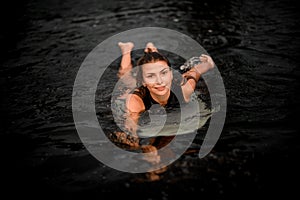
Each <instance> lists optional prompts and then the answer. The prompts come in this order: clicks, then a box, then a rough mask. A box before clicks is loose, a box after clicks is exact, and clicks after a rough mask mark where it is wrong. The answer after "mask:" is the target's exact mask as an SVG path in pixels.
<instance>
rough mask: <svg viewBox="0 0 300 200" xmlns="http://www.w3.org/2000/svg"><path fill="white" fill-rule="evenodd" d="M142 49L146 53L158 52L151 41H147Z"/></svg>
mask: <svg viewBox="0 0 300 200" xmlns="http://www.w3.org/2000/svg"><path fill="white" fill-rule="evenodd" d="M144 51H145V52H146V53H149V52H158V50H157V48H156V47H155V46H154V44H153V43H152V42H148V43H147V45H146V47H145V50H144Z"/></svg>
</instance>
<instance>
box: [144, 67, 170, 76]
mask: <svg viewBox="0 0 300 200" xmlns="http://www.w3.org/2000/svg"><path fill="white" fill-rule="evenodd" d="M167 69H168V68H164V69H162V70H160V71H159V73H161V72H163V71H166V70H167ZM151 74H155V73H146V75H151Z"/></svg>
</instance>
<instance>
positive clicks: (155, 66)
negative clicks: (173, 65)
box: [143, 61, 169, 73]
mask: <svg viewBox="0 0 300 200" xmlns="http://www.w3.org/2000/svg"><path fill="white" fill-rule="evenodd" d="M168 68H169V66H168V64H167V62H165V61H157V62H154V63H147V64H143V73H158V72H160V71H161V70H164V69H168Z"/></svg>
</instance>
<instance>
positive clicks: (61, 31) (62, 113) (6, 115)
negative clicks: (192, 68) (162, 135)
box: [0, 0, 300, 200]
mask: <svg viewBox="0 0 300 200" xmlns="http://www.w3.org/2000/svg"><path fill="white" fill-rule="evenodd" d="M298 11H299V6H296V1H284V0H270V1H253V0H250V1H238V0H225V1H218V0H212V1H196V0H194V1H175V0H167V1H158V0H152V1H146V0H141V1H137V0H136V1H134V0H132V1H122V0H119V1H117V0H111V1H104V0H99V1H96V0H87V1H80V0H72V1H71V0H65V1H59V0H40V1H39V0H27V1H22V2H18V1H10V2H7V3H5V4H4V5H3V6H2V7H1V33H0V34H1V35H0V41H1V47H0V49H1V56H0V64H1V68H0V82H1V86H0V88H1V126H0V143H1V145H0V146H1V159H2V161H1V169H2V170H1V172H0V174H1V178H0V179H1V185H2V186H1V194H3V195H4V194H6V193H7V195H10V196H11V197H12V198H13V197H15V196H16V195H19V194H21V196H22V197H24V198H25V197H26V198H27V197H28V198H33V197H37V198H39V199H45V198H48V197H49V198H58V197H64V198H69V197H70V198H75V197H80V198H82V199H84V198H86V197H96V198H100V199H108V198H109V199H111V198H114V197H118V196H119V195H121V198H126V199H127V198H130V199H149V200H150V199H164V200H166V199H174V198H176V197H178V195H179V194H182V195H183V198H189V197H190V196H193V198H195V199H196V198H197V199H198V197H199V198H201V197H202V198H211V199H229V198H231V199H248V198H249V199H250V198H251V199H253V198H258V197H265V198H266V197H283V198H285V199H290V197H291V196H292V195H293V194H297V191H296V190H297V189H298V184H297V183H298V181H299V178H300V177H299V169H300V168H299V164H297V163H298V162H299V161H298V160H299V159H297V158H299V157H298V156H299V155H298V153H300V152H299V145H298V142H299V139H300V137H299V132H298V126H297V123H298V122H299V120H298V116H297V115H298V112H299V61H300V59H299V56H300V54H299V52H300V49H299V44H300V39H299V32H300V28H299V14H298ZM145 26H153V27H163V28H168V29H172V30H175V31H179V32H181V33H184V34H186V35H188V36H190V37H191V38H193V39H194V40H196V41H197V42H198V43H199V44H201V45H202V46H203V47H204V48H205V49H206V51H207V52H208V53H209V54H210V55H211V56H212V57H213V59H214V61H215V63H216V65H217V66H218V69H219V71H220V73H221V75H222V78H223V81H224V86H225V89H226V95H227V114H226V121H225V124H224V128H223V131H222V133H221V137H220V139H219V140H218V142H217V144H216V146H215V147H214V148H213V150H212V151H211V152H210V153H209V154H208V155H207V156H206V157H204V158H202V159H199V157H198V152H197V148H192V147H191V148H190V149H189V150H188V151H187V153H186V154H184V155H182V156H181V157H180V158H179V159H178V160H176V161H175V162H174V163H172V164H170V165H169V166H168V168H167V170H166V171H165V172H163V173H161V174H160V175H159V179H158V180H156V181H150V180H149V179H147V174H144V173H140V174H131V173H127V172H121V171H118V170H115V169H112V168H110V167H108V166H106V165H104V164H102V163H101V162H99V161H98V160H97V159H96V158H94V157H93V156H92V155H91V154H90V153H89V152H88V151H87V150H86V148H85V146H84V145H83V143H82V142H81V140H80V138H79V136H78V134H77V131H76V128H75V125H74V121H73V116H72V89H73V84H74V81H75V78H76V74H77V71H78V70H79V68H80V65H81V63H82V62H83V60H84V59H85V57H86V56H87V55H88V53H89V52H90V51H92V49H93V48H94V47H96V46H97V45H98V44H99V43H101V42H102V41H104V40H106V39H107V38H109V37H111V36H113V35H115V34H118V33H120V32H122V31H126V30H129V29H133V28H140V27H145ZM112 84H114V82H113V81H112V82H111V83H108V85H112ZM107 95H109V94H99V96H98V97H97V98H99V99H98V100H99V101H105V99H107ZM106 101H107V100H106ZM97 114H99V115H102V116H106V115H107V113H101V109H99V111H98V113H97ZM107 118H111V116H108V115H107ZM106 126H110V125H109V123H106ZM196 143H197V142H196ZM195 146H196V145H195ZM297 155H298V156H297Z"/></svg>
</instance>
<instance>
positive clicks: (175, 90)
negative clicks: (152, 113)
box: [133, 82, 184, 111]
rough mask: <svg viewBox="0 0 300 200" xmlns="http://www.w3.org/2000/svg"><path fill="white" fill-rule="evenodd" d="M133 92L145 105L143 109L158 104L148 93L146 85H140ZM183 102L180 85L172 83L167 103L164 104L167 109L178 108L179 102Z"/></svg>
mask: <svg viewBox="0 0 300 200" xmlns="http://www.w3.org/2000/svg"><path fill="white" fill-rule="evenodd" d="M133 94H135V95H137V96H139V97H140V98H141V99H142V100H143V103H144V105H145V110H146V111H147V110H149V109H150V108H151V106H152V105H153V104H159V103H158V102H156V101H155V100H154V99H153V98H152V97H151V95H150V91H149V90H148V88H147V87H144V86H141V87H139V88H137V89H135V90H134V91H133ZM183 102H184V98H183V94H182V89H181V86H180V85H178V84H175V83H174V82H173V83H172V87H171V92H170V97H169V99H168V102H167V104H166V105H165V106H164V107H165V108H166V109H167V110H168V108H178V107H180V103H183Z"/></svg>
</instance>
